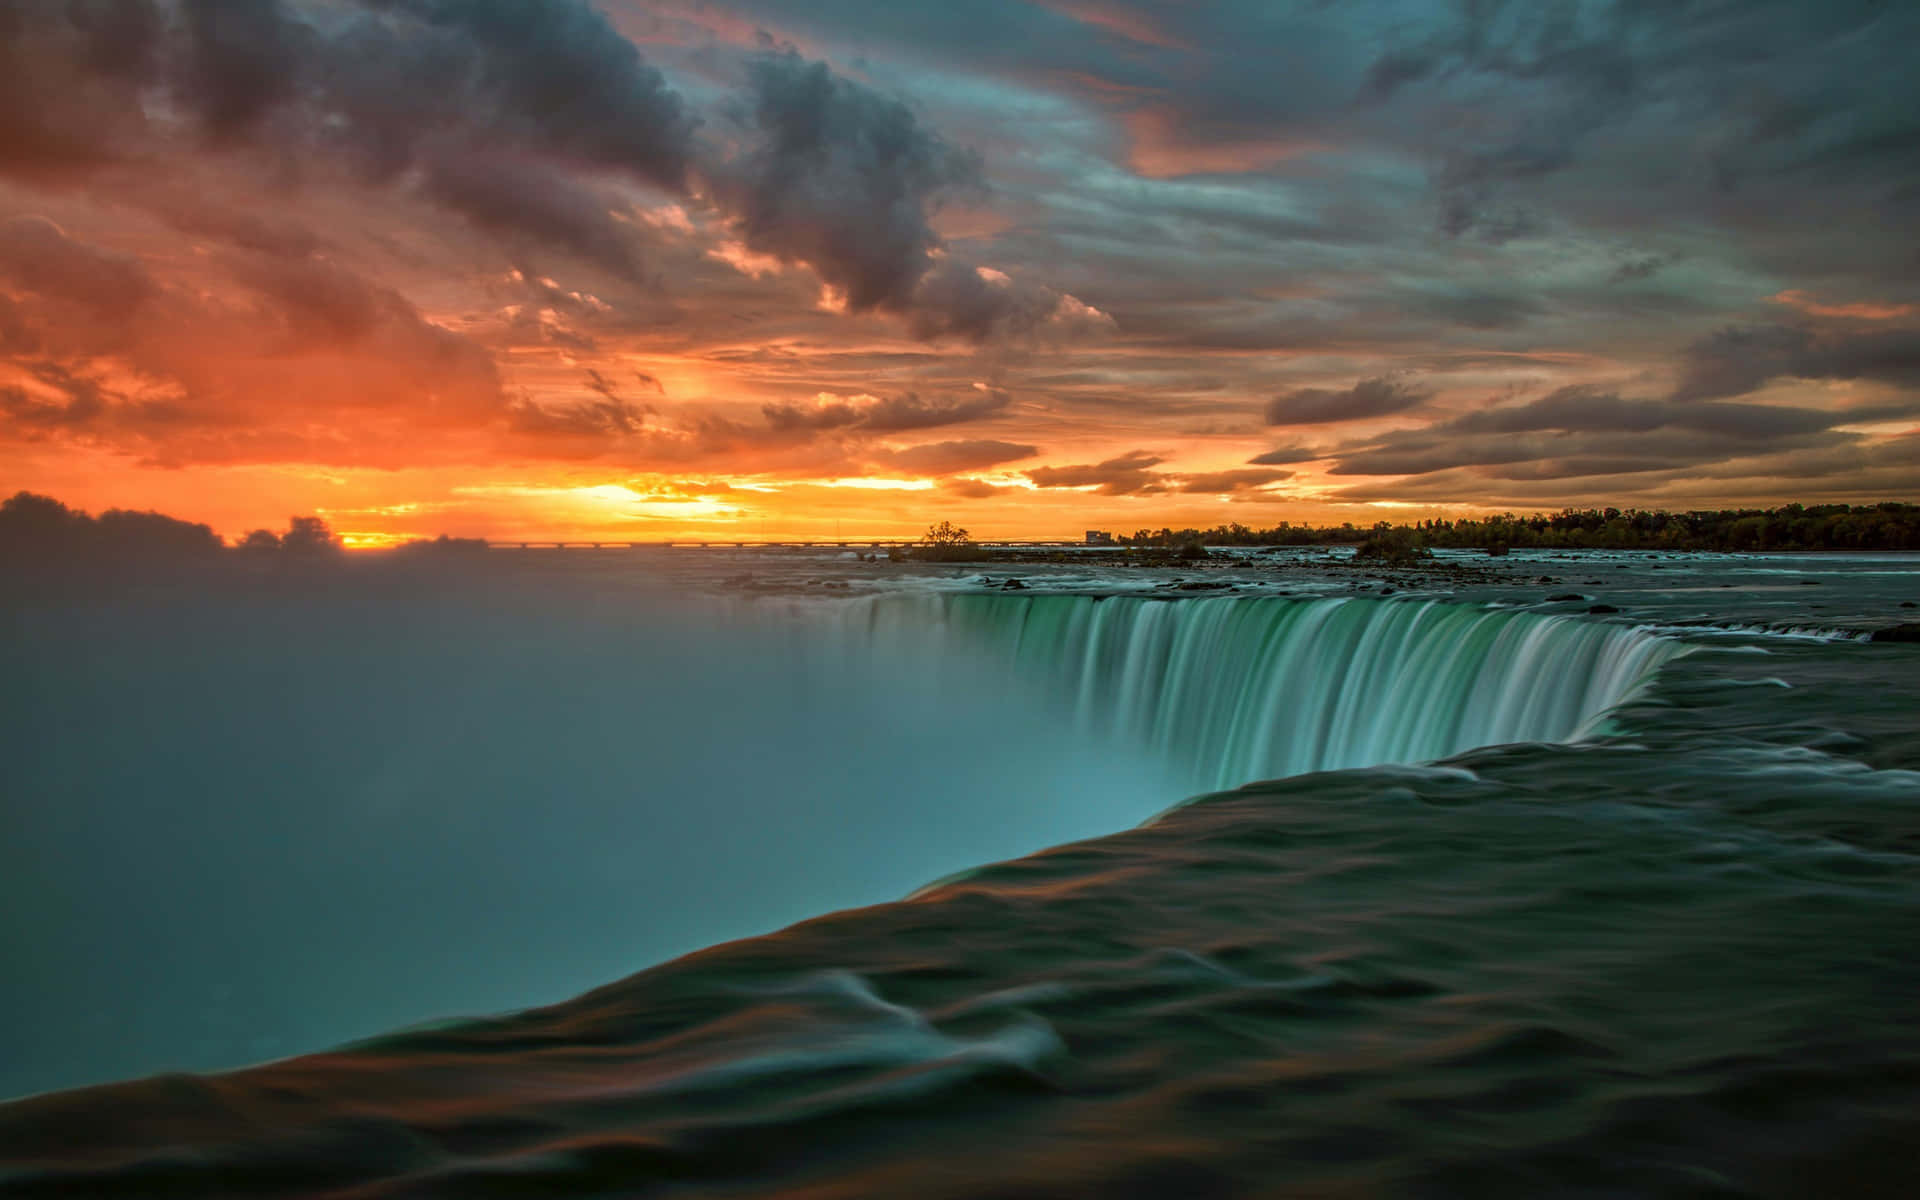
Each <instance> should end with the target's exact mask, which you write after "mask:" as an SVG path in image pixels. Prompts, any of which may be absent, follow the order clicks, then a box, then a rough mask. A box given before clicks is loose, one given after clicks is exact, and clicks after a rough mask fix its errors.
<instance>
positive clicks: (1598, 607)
mask: <svg viewBox="0 0 1920 1200" xmlns="http://www.w3.org/2000/svg"><path fill="white" fill-rule="evenodd" d="M1587 611H1588V612H1590V613H1617V612H1619V611H1620V610H1619V609H1617V608H1615V607H1614V606H1613V605H1611V604H1589V605H1588V606H1587Z"/></svg>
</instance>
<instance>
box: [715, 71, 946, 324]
mask: <svg viewBox="0 0 1920 1200" xmlns="http://www.w3.org/2000/svg"><path fill="white" fill-rule="evenodd" d="M748 83H749V87H750V90H751V93H752V104H751V107H750V110H749V111H748V112H746V113H744V114H743V124H744V126H745V132H746V134H747V137H748V143H747V145H746V147H745V148H744V149H743V150H742V151H741V152H740V153H739V154H738V155H736V156H734V157H731V158H727V159H723V160H721V161H718V162H716V163H715V164H713V165H712V166H711V167H710V168H709V173H710V174H711V175H712V186H713V190H714V192H715V194H716V195H717V196H718V197H719V198H720V200H721V202H722V203H723V205H724V206H725V207H726V208H727V209H728V210H729V211H731V212H732V214H733V216H734V219H735V221H736V223H737V226H738V229H739V232H740V235H741V238H742V240H744V241H745V242H746V244H747V245H748V246H750V247H752V248H753V249H755V250H757V251H760V252H762V253H765V254H772V255H775V256H777V257H779V258H781V259H783V260H785V261H788V262H803V263H806V264H807V265H808V266H810V267H811V268H812V269H813V270H814V272H815V273H816V274H818V275H819V276H820V277H821V278H822V279H823V280H825V281H826V282H827V283H829V284H831V285H832V286H834V287H835V288H838V289H839V290H840V291H841V292H843V293H844V294H845V296H846V301H847V305H848V307H849V308H851V309H853V310H854V311H856V312H858V311H863V310H866V309H873V308H888V309H895V310H905V309H907V308H909V307H910V306H911V305H912V301H913V295H914V290H915V288H916V287H917V286H918V284H919V283H920V280H921V278H922V277H923V276H925V275H926V274H927V272H928V271H929V270H930V269H931V268H932V266H933V252H934V251H935V250H936V249H938V248H939V247H940V244H941V242H940V238H939V236H938V235H937V234H936V233H935V232H934V231H933V228H932V226H931V225H930V224H929V223H928V214H929V212H930V210H931V209H932V208H933V207H934V206H935V205H936V204H937V203H938V202H939V200H940V198H941V197H942V196H943V195H945V194H946V193H948V192H950V191H952V190H954V189H957V188H966V187H973V186H977V185H978V183H979V170H980V168H979V161H978V159H977V158H975V157H974V156H973V155H972V154H970V153H967V152H965V151H962V150H959V149H957V148H955V147H952V146H950V145H948V144H947V143H946V142H945V141H944V140H943V139H942V138H941V137H940V136H939V135H938V134H937V133H935V132H934V131H932V130H931V129H928V128H927V127H925V126H923V125H922V124H921V123H920V121H919V119H918V118H917V117H916V116H915V115H914V113H913V111H912V110H911V109H909V108H908V107H907V106H906V105H905V104H903V103H902V102H900V101H899V100H897V99H893V98H892V97H888V96H883V95H881V94H880V93H878V92H875V91H873V90H872V89H870V88H867V87H864V86H862V85H860V84H857V83H854V82H853V81H851V80H848V79H844V78H842V77H840V76H838V75H835V74H834V73H833V72H832V71H831V70H829V69H828V67H827V65H826V64H825V63H818V62H808V61H806V60H805V59H803V58H801V57H800V56H799V55H798V54H797V53H795V52H793V51H792V50H782V51H778V52H773V53H768V54H764V55H761V56H760V57H758V58H756V59H755V60H753V62H752V63H751V64H750V65H749V70H748Z"/></svg>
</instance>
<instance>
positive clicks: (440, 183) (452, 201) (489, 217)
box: [425, 153, 640, 275]
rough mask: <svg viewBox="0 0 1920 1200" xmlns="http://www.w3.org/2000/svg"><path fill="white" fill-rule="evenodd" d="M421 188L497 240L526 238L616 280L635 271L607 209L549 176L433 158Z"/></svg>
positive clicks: (622, 231)
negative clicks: (593, 265) (608, 273)
mask: <svg viewBox="0 0 1920 1200" xmlns="http://www.w3.org/2000/svg"><path fill="white" fill-rule="evenodd" d="M425 188H426V191H427V194H428V195H430V196H432V197H433V198H434V199H436V200H438V201H440V202H441V203H442V204H444V205H446V206H447V207H448V208H451V209H454V210H456V211H458V212H459V213H461V214H462V215H464V216H465V217H467V218H468V219H469V220H471V221H473V222H474V224H476V225H478V226H480V227H481V228H483V229H486V230H489V231H491V232H493V233H495V234H498V235H501V236H504V237H507V238H515V237H531V238H533V239H535V240H536V241H538V242H544V243H546V244H548V245H552V246H557V247H559V248H561V249H563V250H567V251H570V252H571V253H572V254H574V255H575V256H576V257H578V258H581V259H584V260H586V261H588V262H592V263H597V264H598V265H600V266H602V267H604V268H606V269H607V270H609V271H611V272H613V273H614V274H616V275H632V274H634V273H636V272H637V271H638V270H639V268H640V254H639V247H638V246H636V245H635V244H634V239H633V234H632V232H631V230H630V229H629V228H628V227H627V226H625V225H622V224H621V223H620V222H618V221H616V220H615V219H614V218H613V216H612V208H613V206H612V204H611V202H610V201H609V200H607V199H606V198H605V197H602V196H599V195H596V194H595V193H594V192H593V191H591V190H589V189H588V188H586V187H582V186H580V185H577V184H574V183H573V182H571V181H569V180H567V179H566V178H564V177H560V176H556V175H555V174H554V173H553V172H552V171H551V170H542V169H539V168H537V167H534V166H532V165H530V164H528V163H525V162H522V161H518V160H515V159H512V158H509V157H507V156H504V155H483V154H477V153H457V154H445V155H437V156H435V157H434V159H433V160H432V161H431V162H430V164H429V165H428V166H427V169H426V174H425Z"/></svg>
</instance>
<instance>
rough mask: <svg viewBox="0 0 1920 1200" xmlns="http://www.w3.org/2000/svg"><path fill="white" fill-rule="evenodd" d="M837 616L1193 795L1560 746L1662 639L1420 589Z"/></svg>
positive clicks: (905, 609)
mask: <svg viewBox="0 0 1920 1200" xmlns="http://www.w3.org/2000/svg"><path fill="white" fill-rule="evenodd" d="M843 620H844V621H846V622H847V623H848V624H850V625H851V626H852V627H853V628H851V629H850V630H848V631H847V632H846V633H843V635H842V636H843V637H851V638H860V637H862V636H863V634H864V636H867V637H870V638H871V640H872V643H873V647H874V649H875V650H876V652H878V653H879V654H881V655H883V656H887V657H904V656H905V655H907V654H909V653H911V652H912V651H913V650H914V649H915V648H921V649H922V650H923V651H924V652H926V653H930V654H931V656H932V658H933V661H934V662H935V663H936V664H937V663H939V662H942V661H948V662H951V661H954V660H957V659H962V658H968V657H972V656H976V655H977V656H985V657H987V658H988V659H990V660H992V661H994V662H997V663H1000V664H1004V665H1005V666H1006V667H1007V668H1008V669H1009V672H1010V674H1011V676H1012V677H1013V679H1015V680H1017V681H1018V682H1019V683H1020V684H1022V685H1026V686H1032V687H1037V688H1039V689H1042V690H1044V691H1045V692H1046V693H1048V694H1049V695H1051V696H1053V697H1054V698H1056V699H1057V700H1058V701H1059V702H1060V703H1061V704H1063V706H1064V707H1065V708H1066V710H1067V711H1068V712H1070V713H1071V728H1072V729H1073V730H1075V731H1076V733H1077V734H1078V735H1080V736H1083V737H1090V738H1099V739H1108V740H1110V741H1111V742H1113V743H1114V744H1120V745H1127V746H1132V747H1142V748H1146V749H1148V750H1150V751H1151V752H1153V753H1154V754H1155V755H1157V756H1160V757H1162V758H1164V759H1165V760H1167V761H1170V762H1177V763H1179V764H1181V766H1182V767H1183V768H1185V769H1186V770H1188V771H1190V772H1191V773H1192V774H1191V776H1190V779H1191V783H1192V786H1193V787H1195V788H1196V789H1202V788H1225V787H1235V786H1238V785H1239V784H1242V783H1250V782H1253V781H1255V780H1260V779H1274V778H1279V777H1281V776H1285V775H1297V774H1301V773H1303V772H1307V771H1320V770H1328V769H1332V768H1338V767H1358V766H1368V765H1371V764H1375V763H1396V762H1398V763H1411V762H1424V761H1427V760H1430V759H1435V758H1441V757H1444V756H1445V755H1448V754H1452V753H1456V752H1458V751H1461V750H1465V749H1469V748H1471V747H1474V746H1486V745H1494V744H1499V743H1506V742H1535V741H1565V740H1569V739H1572V738H1575V737H1578V736H1580V735H1581V734H1582V733H1584V732H1586V731H1588V730H1589V729H1591V728H1592V727H1593V726H1594V724H1595V723H1596V722H1597V721H1598V720H1599V719H1600V718H1601V717H1602V716H1603V715H1604V714H1605V712H1606V711H1607V710H1608V709H1610V708H1611V707H1612V706H1614V705H1615V704H1618V703H1619V702H1620V701H1621V700H1623V699H1625V698H1626V697H1627V695H1628V694H1629V693H1630V692H1631V691H1632V690H1633V688H1634V687H1635V686H1637V685H1638V684H1640V683H1642V682H1643V681H1645V680H1646V679H1647V678H1648V677H1649V676H1650V675H1651V674H1652V673H1653V672H1654V671H1655V670H1657V669H1658V668H1659V666H1660V664H1662V663H1664V662H1666V661H1667V660H1668V659H1669V658H1671V657H1672V656H1673V655H1674V654H1676V653H1679V652H1680V650H1681V647H1680V646H1679V645H1678V644H1677V643H1674V642H1671V641H1668V640H1666V639H1662V638H1658V637H1654V636H1652V635H1649V634H1646V633H1643V632H1640V631H1638V630H1634V629H1629V628H1622V627H1619V626H1611V625H1602V624H1598V623H1592V622H1585V621H1579V620H1575V619H1573V618H1570V617H1561V616H1538V615H1533V614H1528V613H1510V612H1499V611H1490V610H1486V609H1480V608H1473V607H1468V606H1463V605H1457V604H1446V603H1440V602H1435V601H1425V602H1408V601H1400V602H1395V601H1379V600H1354V599H1329V600H1290V599H1280V598H1273V597H1247V598H1242V597H1229V596H1220V597H1205V598H1192V599H1177V600H1157V599H1151V600H1150V599H1140V598H1135V597H1127V596H1106V597H1096V596H1032V597H1029V596H1009V595H991V594H968V593H962V594H948V595H939V594H935V595H890V596H883V597H878V598H876V599H874V600H873V601H871V602H870V603H869V604H868V605H866V606H863V607H862V608H858V609H855V610H854V611H853V612H852V613H850V614H848V616H847V617H845V618H843ZM862 626H864V630H863V629H862V628H861V627H862Z"/></svg>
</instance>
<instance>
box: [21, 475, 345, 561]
mask: <svg viewBox="0 0 1920 1200" xmlns="http://www.w3.org/2000/svg"><path fill="white" fill-rule="evenodd" d="M339 552H340V541H339V539H338V538H336V537H335V536H334V535H333V531H332V530H330V529H328V528H327V523H326V522H325V521H323V520H321V519H320V518H319V517H293V518H290V519H289V520H288V522H287V529H286V532H285V533H274V532H273V531H272V530H268V529H256V530H254V531H253V532H251V533H249V534H247V535H246V536H245V537H243V538H241V539H240V540H239V541H238V542H236V543H234V545H233V546H232V547H229V546H227V544H226V543H225V542H223V541H221V540H220V536H219V535H218V534H216V533H214V532H213V530H212V529H210V528H208V527H207V526H206V525H202V524H199V523H198V522H193V521H182V520H178V519H176V518H174V517H169V516H166V515H164V514H162V513H157V512H131V511H128V510H126V509H120V508H111V509H108V510H107V511H106V512H103V513H101V514H100V515H99V516H97V517H96V516H92V515H90V514H88V513H86V512H83V511H82V510H80V509H77V508H68V507H67V506H66V505H65V504H62V503H61V502H60V501H58V500H55V499H54V498H53V497H51V496H40V495H36V494H34V493H33V492H17V493H15V494H14V495H13V496H12V497H10V498H9V499H7V500H5V501H4V502H0V559H7V560H11V561H25V562H92V561H102V562H108V561H111V562H123V561H133V562H193V561H204V560H209V559H213V558H217V557H219V556H220V555H222V554H241V555H248V556H256V555H274V556H281V557H295V558H314V557H320V556H327V555H333V554H337V553H339Z"/></svg>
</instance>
